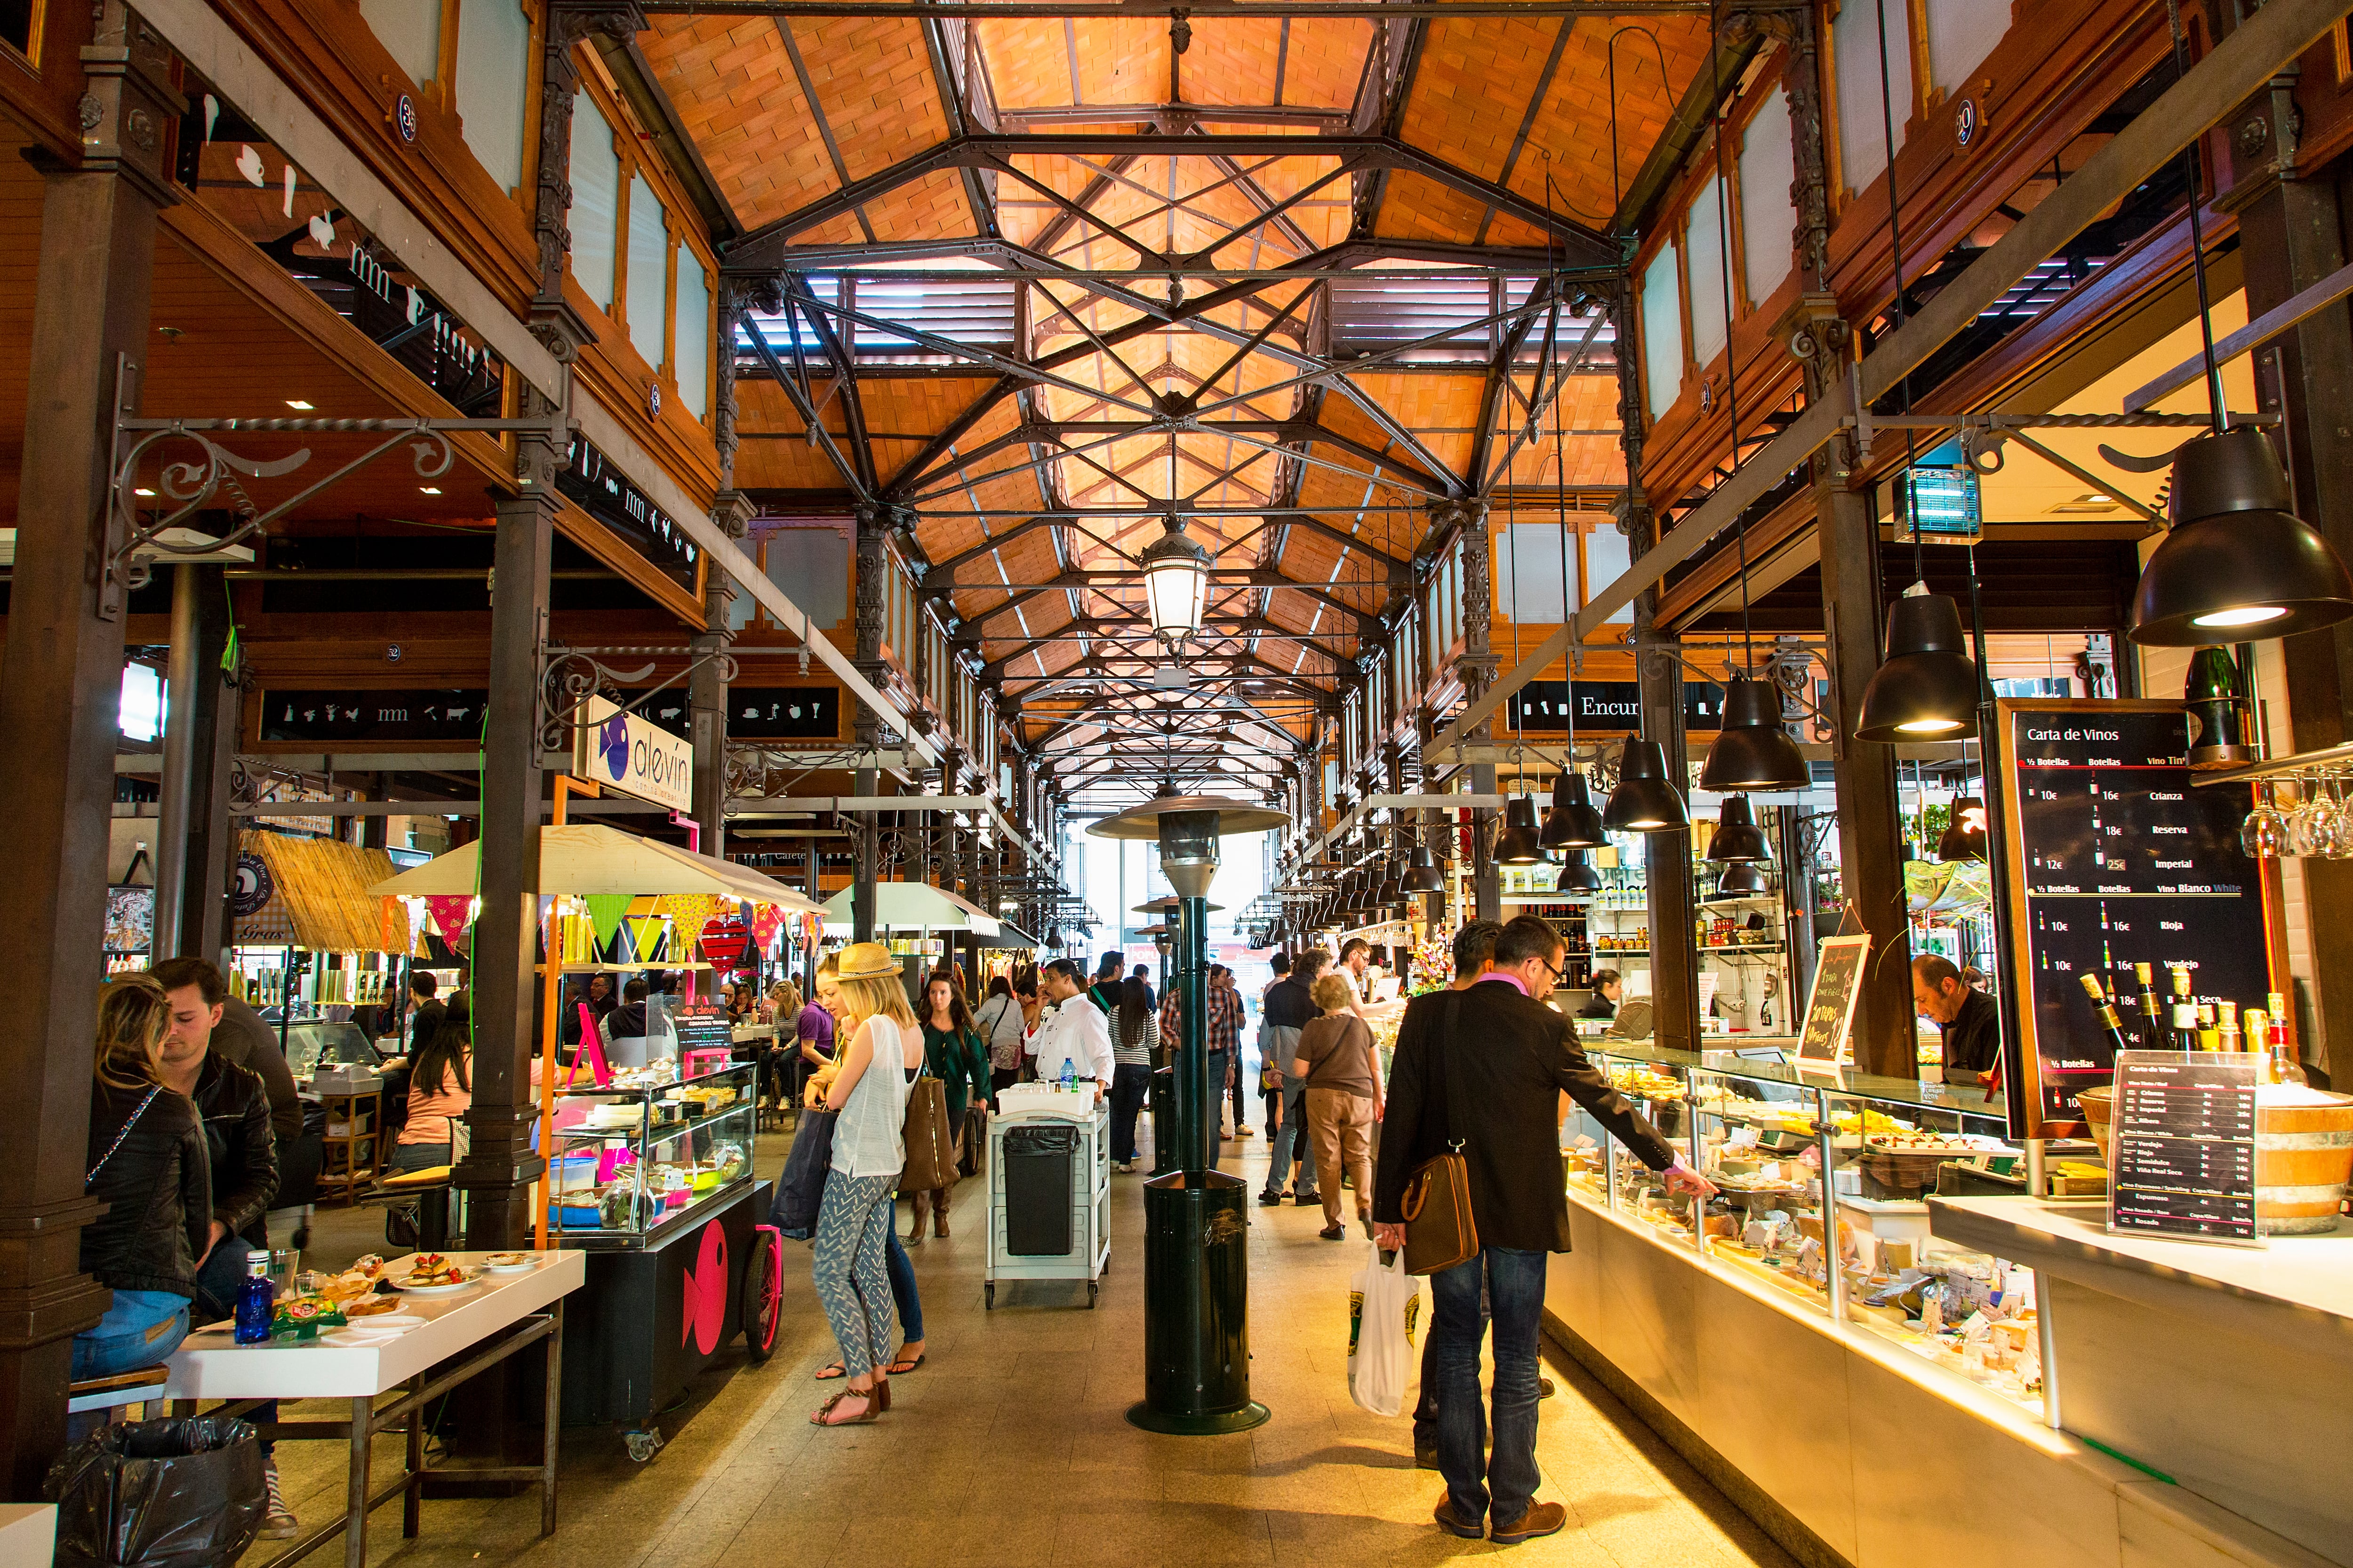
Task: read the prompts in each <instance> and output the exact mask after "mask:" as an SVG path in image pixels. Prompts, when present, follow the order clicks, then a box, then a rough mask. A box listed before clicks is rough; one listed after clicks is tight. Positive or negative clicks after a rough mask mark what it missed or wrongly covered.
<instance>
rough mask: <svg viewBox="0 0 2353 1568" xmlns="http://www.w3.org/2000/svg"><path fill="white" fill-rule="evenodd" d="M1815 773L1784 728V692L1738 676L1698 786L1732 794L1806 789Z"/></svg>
mask: <svg viewBox="0 0 2353 1568" xmlns="http://www.w3.org/2000/svg"><path fill="white" fill-rule="evenodd" d="M1812 783H1813V773H1812V770H1810V769H1809V768H1808V767H1807V766H1806V759H1805V756H1804V754H1803V753H1802V752H1799V750H1798V742H1795V741H1793V740H1791V739H1790V738H1789V731H1787V730H1786V729H1784V728H1782V726H1781V697H1780V693H1778V692H1777V691H1775V690H1774V689H1773V688H1772V687H1771V686H1769V685H1767V683H1766V682H1764V681H1761V680H1750V679H1746V678H1744V677H1738V676H1736V677H1734V678H1733V679H1732V681H1731V682H1730V683H1729V684H1728V685H1727V686H1726V687H1725V692H1724V729H1723V731H1721V732H1719V733H1718V734H1717V736H1716V737H1715V744H1714V745H1712V746H1710V747H1709V748H1708V749H1707V761H1706V762H1705V763H1703V764H1701V766H1700V770H1699V787H1700V788H1702V789H1704V790H1715V791H1718V792H1723V793H1729V792H1731V791H1733V790H1785V789H1804V788H1806V787H1807V786H1808V785H1810V784H1812Z"/></svg>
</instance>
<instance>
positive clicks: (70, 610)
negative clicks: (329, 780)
mask: <svg viewBox="0 0 2353 1568" xmlns="http://www.w3.org/2000/svg"><path fill="white" fill-rule="evenodd" d="M91 26H92V42H91V43H90V45H89V46H88V47H85V48H83V50H82V51H81V65H82V71H83V74H84V82H83V92H82V94H81V99H80V103H81V125H82V142H81V160H80V162H79V163H78V164H63V163H57V162H55V161H52V160H48V159H46V158H43V159H41V160H40V161H39V166H40V170H41V174H42V176H43V190H42V205H41V242H40V263H39V269H38V272H37V280H36V282H35V286H34V299H33V311H32V331H31V332H30V335H29V341H28V342H27V343H26V360H27V361H28V362H29V363H32V364H35V365H37V366H39V367H40V368H39V374H37V375H36V376H35V377H34V378H33V385H32V389H31V395H30V397H29V398H28V399H27V400H26V409H25V441H24V447H23V450H24V451H25V452H26V453H28V454H37V455H38V457H37V461H31V462H26V463H24V464H23V465H21V472H20V475H19V478H18V480H17V500H16V565H15V567H14V569H13V574H12V578H11V581H10V584H9V605H8V629H7V644H6V648H7V652H6V669H7V679H6V680H5V682H0V734H5V735H6V736H7V737H8V744H9V747H10V749H11V751H12V752H13V755H12V759H11V760H12V761H13V762H14V763H15V764H16V777H17V780H18V785H19V787H18V788H17V790H16V794H15V796H14V798H13V799H12V800H11V802H10V805H9V838H8V851H9V853H8V867H9V872H10V877H11V880H12V886H13V889H14V891H15V893H16V907H15V908H14V909H13V910H11V912H10V916H9V919H8V920H7V921H5V922H0V966H5V968H0V973H6V974H7V975H8V977H9V993H10V1003H11V1005H10V1020H9V1027H8V1028H7V1029H6V1030H5V1031H0V1078H5V1081H6V1083H7V1084H8V1086H9V1092H8V1094H7V1096H6V1097H5V1107H0V1146H5V1148H6V1149H7V1151H8V1166H9V1171H10V1176H11V1179H10V1180H9V1182H8V1184H7V1185H6V1187H5V1190H0V1489H5V1490H0V1496H5V1497H7V1498H11V1499H31V1498H37V1497H38V1496H39V1495H40V1486H41V1478H42V1475H43V1473H44V1471H46V1470H47V1468H48V1464H49V1461H50V1460H51V1459H53V1458H56V1457H57V1454H58V1451H59V1450H60V1449H61V1448H63V1447H64V1446H65V1421H66V1383H67V1378H68V1373H69V1366H70V1363H71V1360H72V1338H73V1335H74V1334H75V1333H76V1332H78V1331H80V1330H82V1329H86V1328H89V1327H90V1325H92V1324H94V1323H96V1322H97V1321H98V1320H99V1318H100V1314H102V1313H103V1312H104V1311H105V1310H106V1307H107V1300H108V1297H107V1292H106V1291H105V1290H104V1289H101V1288H100V1287H99V1286H98V1284H97V1283H96V1282H95V1281H93V1280H91V1279H89V1278H88V1277H87V1276H85V1275H84V1274H83V1273H82V1272H81V1268H80V1264H79V1250H80V1238H81V1227H82V1226H84V1225H85V1224H87V1223H89V1222H90V1220H91V1219H93V1218H95V1217H97V1215H98V1214H99V1213H100V1205H99V1204H98V1203H96V1202H95V1201H93V1200H91V1199H90V1198H88V1197H86V1196H85V1195H84V1194H83V1192H82V1186H83V1180H82V1178H83V1175H84V1173H86V1172H87V1171H88V1170H89V1163H88V1159H87V1155H88V1152H89V1142H90V1039H91V1037H92V1036H93V1035H94V1033H95V1030H96V1023H97V1014H98V985H99V979H100V947H101V945H102V943H103V938H104V931H105V927H106V862H107V856H106V845H107V835H108V832H109V830H110V828H109V825H110V823H111V820H112V816H113V801H114V743H115V732H116V725H117V722H118V712H117V710H118V707H119V704H120V694H121V683H122V629H123V623H122V619H121V605H120V603H119V600H117V599H116V598H115V596H114V595H113V594H111V592H110V589H111V587H112V586H114V585H115V584H110V583H108V582H105V581H101V580H100V571H99V570H94V569H93V568H99V569H100V570H104V569H108V568H111V567H112V566H113V565H114V563H111V562H110V561H109V545H110V542H111V538H112V537H113V536H114V535H115V534H116V533H117V532H118V531H119V529H118V528H116V527H112V526H110V525H111V523H112V521H113V513H112V510H111V500H110V492H109V480H110V479H111V470H112V468H113V428H114V418H115V413H116V409H117V408H118V406H120V407H123V408H125V409H126V410H127V411H128V412H132V413H136V412H137V402H138V387H139V376H140V373H141V371H142V369H143V368H144V362H145V358H146V353H147V337H148V313H147V311H148V287H149V279H150V278H151V277H152V275H153V270H154V242H155V214H156V210H157V209H158V208H159V207H161V206H164V205H168V204H169V203H171V202H172V201H173V200H174V197H173V195H171V194H170V190H169V188H168V186H167V184H166V183H165V178H164V170H163V169H162V168H161V167H160V165H159V163H158V162H157V160H158V159H159V157H160V155H161V153H162V150H163V146H164V142H163V140H162V139H161V138H159V137H157V135H156V134H155V129H156V127H157V126H159V125H167V124H170V123H172V122H174V121H176V120H177V119H178V118H179V115H180V113H181V111H182V106H181V104H180V101H179V99H178V96H177V95H176V94H174V92H173V91H172V89H171V88H170V86H169V85H168V73H169V71H170V68H171V60H170V57H169V55H168V54H167V52H166V51H165V49H164V46H163V42H162V40H161V39H159V38H157V37H154V36H153V34H152V33H150V32H149V31H148V30H147V29H146V26H145V25H144V24H143V23H142V22H141V21H140V19H139V18H138V17H137V16H135V15H133V14H132V11H131V10H130V9H129V8H128V7H127V6H125V5H121V3H120V0H100V4H99V5H97V6H96V7H95V15H94V16H92V18H91ZM51 68H52V69H53V70H58V71H62V72H65V73H66V74H67V76H68V79H70V64H69V62H67V61H62V60H61V61H58V62H56V63H55V65H53V66H52V67H51Z"/></svg>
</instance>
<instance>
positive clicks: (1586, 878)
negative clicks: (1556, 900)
mask: <svg viewBox="0 0 2353 1568" xmlns="http://www.w3.org/2000/svg"><path fill="white" fill-rule="evenodd" d="M1600 890H1601V873H1600V871H1599V869H1598V868H1595V866H1594V864H1593V857H1592V856H1590V855H1588V853H1586V852H1585V851H1584V850H1582V849H1572V850H1570V851H1569V852H1568V853H1567V854H1566V855H1564V856H1562V857H1561V858H1560V880H1559V881H1558V882H1557V883H1556V884H1554V887H1553V891H1554V892H1556V893H1598V892H1599V891H1600Z"/></svg>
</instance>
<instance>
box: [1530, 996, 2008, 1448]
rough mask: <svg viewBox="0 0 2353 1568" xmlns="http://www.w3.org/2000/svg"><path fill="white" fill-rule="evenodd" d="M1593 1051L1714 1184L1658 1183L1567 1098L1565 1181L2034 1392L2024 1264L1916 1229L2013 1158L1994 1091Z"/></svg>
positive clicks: (1711, 1056)
mask: <svg viewBox="0 0 2353 1568" xmlns="http://www.w3.org/2000/svg"><path fill="white" fill-rule="evenodd" d="M1587 1050H1588V1055H1589V1056H1590V1058H1592V1060H1593V1062H1594V1064H1595V1065H1596V1066H1597V1067H1599V1068H1601V1069H1602V1070H1603V1071H1604V1072H1605V1073H1607V1074H1608V1075H1609V1080H1610V1082H1611V1084H1612V1085H1614V1086H1615V1087H1616V1088H1617V1089H1618V1091H1619V1092H1620V1094H1623V1095H1625V1096H1626V1097H1627V1098H1628V1099H1629V1100H1632V1101H1634V1103H1635V1105H1636V1107H1637V1109H1639V1110H1641V1112H1642V1114H1643V1115H1644V1116H1646V1117H1648V1118H1649V1119H1650V1120H1651V1122H1652V1124H1653V1125H1655V1126H1656V1127H1657V1128H1658V1129H1659V1131H1661V1132H1662V1134H1664V1135H1665V1136H1666V1137H1667V1138H1668V1140H1669V1141H1670V1142H1672V1143H1673V1144H1674V1145H1675V1148H1676V1150H1677V1152H1679V1153H1680V1154H1681V1155H1682V1156H1683V1160H1684V1162H1685V1163H1687V1164H1689V1165H1690V1166H1692V1167H1693V1168H1694V1169H1695V1170H1698V1171H1700V1172H1702V1173H1704V1174H1705V1175H1706V1176H1707V1178H1708V1179H1709V1180H1710V1181H1712V1182H1714V1183H1715V1185H1716V1186H1717V1188H1718V1189H1719V1190H1718V1193H1717V1195H1716V1196H1715V1197H1714V1198H1711V1199H1709V1200H1708V1201H1707V1202H1706V1203H1705V1204H1704V1205H1694V1203H1693V1201H1692V1200H1691V1199H1689V1198H1686V1197H1679V1196H1675V1195H1673V1194H1669V1193H1668V1192H1667V1191H1666V1188H1665V1184H1664V1183H1663V1181H1662V1179H1661V1177H1660V1176H1659V1174H1658V1173H1655V1172H1652V1171H1651V1170H1650V1169H1649V1168H1648V1167H1647V1166H1645V1165H1644V1164H1643V1163H1641V1161H1640V1160H1638V1159H1636V1158H1634V1157H1633V1156H1632V1155H1631V1154H1630V1153H1629V1152H1626V1151H1625V1150H1624V1149H1623V1148H1621V1147H1620V1146H1619V1145H1618V1144H1616V1143H1615V1142H1613V1141H1612V1140H1610V1139H1609V1137H1608V1136H1607V1135H1606V1134H1605V1133H1604V1132H1603V1131H1602V1130H1601V1128H1600V1126H1599V1123H1597V1122H1595V1121H1592V1120H1591V1119H1590V1118H1589V1117H1588V1116H1587V1115H1586V1114H1585V1113H1584V1112H1583V1111H1582V1110H1575V1109H1572V1111H1571V1114H1570V1116H1569V1118H1568V1120H1567V1121H1566V1122H1565V1123H1564V1125H1563V1129H1562V1133H1563V1136H1562V1155H1561V1158H1562V1163H1563V1167H1564V1174H1565V1179H1566V1181H1567V1187H1568V1191H1569V1193H1570V1194H1571V1195H1573V1196H1576V1197H1578V1198H1581V1199H1583V1200H1584V1201H1586V1202H1588V1203H1591V1204H1596V1205H1601V1206H1604V1207H1606V1208H1608V1209H1609V1210H1611V1211H1613V1212H1615V1213H1618V1214H1620V1215H1627V1216H1630V1217H1631V1218H1633V1219H1636V1220H1639V1221H1641V1223H1643V1224H1646V1225H1648V1226H1652V1227H1654V1228H1655V1229H1657V1230H1658V1231H1659V1232H1660V1233H1661V1234H1662V1237H1665V1238H1666V1239H1668V1240H1670V1241H1671V1242H1672V1244H1674V1245H1678V1246H1685V1247H1691V1248H1693V1249H1694V1251H1697V1252H1699V1253H1700V1254H1702V1255H1703V1256H1704V1257H1705V1258H1707V1259H1708V1260H1709V1261H1710V1262H1711V1263H1713V1264H1715V1266H1717V1267H1719V1268H1725V1269H1727V1270H1731V1271H1734V1272H1736V1273H1738V1274H1740V1275H1742V1276H1744V1277H1746V1278H1747V1279H1753V1280H1757V1281H1759V1282H1762V1283H1766V1284H1768V1285H1770V1286H1771V1287H1772V1288H1773V1289H1776V1290H1779V1291H1785V1292H1787V1293H1788V1296H1789V1298H1790V1299H1791V1300H1795V1301H1798V1302H1800V1303H1802V1304H1803V1305H1804V1306H1805V1308H1806V1309H1807V1310H1813V1311H1819V1312H1821V1313H1823V1314H1824V1315H1826V1316H1830V1317H1833V1318H1837V1319H1842V1320H1844V1321H1848V1322H1851V1323H1854V1324H1857V1325H1860V1326H1861V1327H1862V1328H1864V1329H1866V1330H1869V1331H1872V1332H1873V1333H1875V1334H1877V1335H1879V1336H1880V1337H1882V1338H1883V1339H1886V1340H1888V1341H1891V1342H1894V1343H1896V1344H1899V1345H1901V1346H1903V1347H1904V1348H1905V1349H1906V1350H1908V1351H1911V1352H1914V1353H1915V1354H1917V1355H1919V1356H1921V1357H1923V1358H1924V1359H1926V1360H1927V1361H1929V1362H1932V1363H1935V1364H1936V1365H1938V1366H1941V1367H1943V1368H1945V1369H1946V1370H1947V1371H1948V1372H1950V1373H1955V1374H1956V1375H1958V1376H1961V1377H1965V1378H1967V1379H1968V1380H1969V1381H1970V1382H1972V1383H1976V1384H1979V1385H1981V1386H1983V1387H1986V1388H1988V1389H1990V1390H1992V1391H1994V1392H1995V1393H1997V1394H2001V1395H2004V1396H2006V1397H2007V1398H2009V1399H2010V1400H2012V1401H2014V1402H2016V1403H2017V1404H2019V1405H2021V1406H2023V1407H2025V1408H2027V1409H2030V1410H2038V1411H2039V1410H2040V1409H2041V1408H2042V1348H2041V1343H2040V1338H2039V1335H2040V1327H2041V1325H2040V1324H2039V1323H2038V1321H2037V1318H2036V1312H2035V1305H2034V1281H2033V1278H2032V1275H2031V1272H2030V1271H2029V1270H2027V1269H2024V1268H2018V1267H2014V1266H2012V1265H2010V1264H2009V1263H2007V1262H2005V1261H2004V1260H2002V1259H2000V1258H1993V1257H1989V1256H1988V1255H1985V1254H1982V1253H1974V1252H1969V1251H1967V1250H1965V1249H1963V1248H1959V1247H1954V1246H1952V1245H1951V1244H1950V1243H1948V1242H1946V1241H1943V1240H1941V1239H1937V1238H1934V1237H1930V1235H1929V1232H1928V1209H1927V1204H1926V1201H1925V1199H1926V1195H1927V1194H1933V1193H1935V1192H1936V1191H1938V1190H1939V1188H1940V1186H1943V1187H1945V1188H1947V1190H1950V1189H1952V1188H1954V1187H1956V1186H1958V1187H1960V1188H1962V1189H1964V1190H1968V1187H1969V1184H1970V1181H1971V1179H1972V1178H1974V1179H1975V1180H1977V1181H1978V1182H1985V1183H1997V1182H1999V1181H2000V1180H2001V1179H2002V1178H2004V1177H2006V1176H2007V1175H2008V1174H2009V1173H2010V1170H2011V1168H2012V1167H2013V1166H2015V1165H2016V1164H2018V1163H2020V1162H2021V1160H2022V1158H2023V1155H2022V1152H2021V1151H2020V1150H2018V1149H2016V1148H2013V1147H2011V1146H2010V1145H2009V1144H2008V1143H2006V1142H2004V1141H2003V1136H2002V1135H2003V1129H2004V1126H2005V1118H2004V1110H2003V1107H2002V1105H2001V1103H2000V1101H1999V1100H1994V1101H1990V1102H1989V1101H1988V1100H1985V1099H1984V1098H1983V1097H1982V1096H1980V1095H1978V1094H1977V1093H1976V1092H1975V1091H1974V1090H1969V1089H1951V1088H1947V1086H1944V1085H1940V1084H1932V1083H1915V1082H1913V1081H1910V1080H1908V1079H1878V1078H1872V1077H1867V1076H1863V1075H1858V1074H1855V1073H1852V1072H1849V1073H1846V1074H1844V1075H1842V1076H1841V1077H1840V1078H1838V1079H1829V1078H1825V1077H1820V1076H1818V1075H1816V1076H1809V1075H1801V1074H1799V1072H1797V1071H1796V1070H1795V1069H1794V1068H1789V1067H1787V1066H1785V1065H1783V1064H1782V1063H1780V1062H1778V1061H1774V1060H1769V1059H1760V1058H1761V1057H1763V1056H1770V1055H1772V1054H1774V1053H1761V1054H1757V1055H1751V1056H1746V1057H1744V1056H1740V1055H1736V1054H1734V1053H1732V1052H1728V1051H1708V1052H1705V1053H1701V1054H1694V1053H1691V1052H1684V1051H1670V1050H1664V1049H1661V1048H1658V1047H1652V1046H1648V1045H1626V1044H1623V1043H1620V1042H1601V1041H1594V1042H1588V1045H1587ZM1948 1170H1949V1173H1948ZM1825 1171H1827V1172H1829V1173H1830V1179H1829V1181H1828V1182H1827V1183H1826V1182H1825V1181H1824V1180H1823V1173H1824V1172H1825Z"/></svg>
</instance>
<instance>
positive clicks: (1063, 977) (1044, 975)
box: [1034, 958, 1112, 1097]
mask: <svg viewBox="0 0 2353 1568" xmlns="http://www.w3.org/2000/svg"><path fill="white" fill-rule="evenodd" d="M1038 985H1039V989H1040V990H1041V991H1043V992H1044V993H1045V994H1046V998H1047V1000H1048V1001H1050V1002H1052V1003H1053V1004H1054V1015H1053V1016H1052V1017H1050V1018H1048V1019H1047V1020H1046V1021H1045V1022H1044V1023H1042V1024H1040V1025H1039V1026H1038V1034H1037V1038H1036V1040H1035V1042H1034V1043H1035V1045H1036V1052H1035V1054H1036V1056H1037V1058H1038V1079H1039V1082H1040V1083H1060V1082H1061V1081H1062V1064H1063V1063H1064V1062H1066V1061H1067V1062H1069V1063H1071V1076H1072V1077H1074V1078H1077V1079H1080V1080H1082V1081H1088V1080H1092V1082H1093V1084H1094V1085H1095V1092H1096V1094H1097V1095H1098V1096H1099V1097H1100V1096H1101V1095H1103V1094H1107V1093H1109V1092H1110V1090H1111V1079H1112V1056H1111V1023H1110V1020H1109V1019H1107V1018H1105V1017H1104V1016H1103V1009H1102V1008H1100V1007H1098V1006H1096V1005H1095V1004H1094V999H1093V998H1092V997H1091V996H1089V995H1088V994H1087V989H1086V976H1085V975H1084V974H1083V973H1081V971H1080V969H1079V966H1078V965H1077V964H1075V963H1071V961H1070V960H1069V959H1067V958H1058V959H1056V960H1054V961H1053V962H1052V963H1049V964H1047V965H1046V966H1045V967H1044V968H1042V969H1040V970H1039V972H1038Z"/></svg>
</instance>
